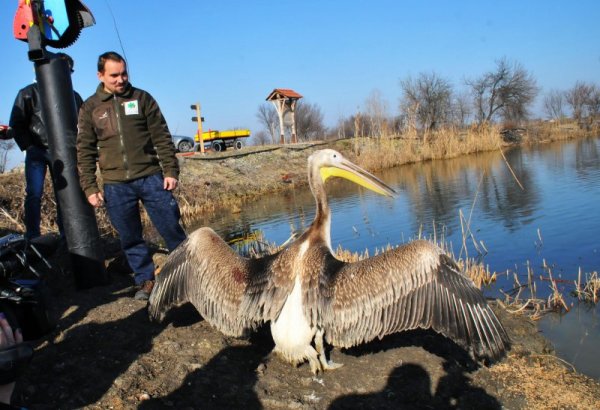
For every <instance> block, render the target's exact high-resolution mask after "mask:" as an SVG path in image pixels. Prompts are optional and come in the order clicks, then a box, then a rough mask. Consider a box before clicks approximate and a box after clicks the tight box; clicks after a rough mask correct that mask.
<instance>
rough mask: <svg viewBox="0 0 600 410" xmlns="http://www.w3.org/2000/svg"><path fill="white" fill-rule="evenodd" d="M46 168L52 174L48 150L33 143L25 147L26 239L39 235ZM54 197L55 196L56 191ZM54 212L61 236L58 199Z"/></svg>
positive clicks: (61, 228)
mask: <svg viewBox="0 0 600 410" xmlns="http://www.w3.org/2000/svg"><path fill="white" fill-rule="evenodd" d="M47 168H50V175H52V161H51V160H50V153H49V152H48V150H47V149H45V148H42V147H38V146H35V145H32V146H31V147H29V148H27V152H26V154H25V237H26V238H27V239H33V238H37V237H38V236H40V219H41V207H42V195H43V194H44V180H45V178H46V169H47ZM54 197H55V198H56V192H55V195H54ZM56 214H57V218H56V223H57V225H58V229H59V231H60V235H61V237H62V236H64V233H63V232H64V231H63V226H62V220H61V217H60V208H59V205H58V200H56Z"/></svg>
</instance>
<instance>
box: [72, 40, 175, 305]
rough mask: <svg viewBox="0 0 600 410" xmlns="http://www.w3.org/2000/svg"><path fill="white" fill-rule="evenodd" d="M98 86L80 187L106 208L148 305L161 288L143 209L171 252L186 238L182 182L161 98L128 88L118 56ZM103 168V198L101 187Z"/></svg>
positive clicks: (104, 60) (83, 139)
mask: <svg viewBox="0 0 600 410" xmlns="http://www.w3.org/2000/svg"><path fill="white" fill-rule="evenodd" d="M98 79H99V80H100V84H99V85H98V88H97V89H96V93H95V94H94V95H92V96H91V97H90V98H88V99H87V100H86V101H85V102H84V104H83V106H82V107H81V110H80V112H79V123H78V134H77V160H78V167H79V174H80V181H81V187H82V189H83V191H84V192H85V195H86V197H87V199H88V201H89V203H90V204H91V205H92V206H94V207H96V208H98V207H101V206H102V205H104V203H106V210H107V212H108V216H109V218H110V221H111V223H112V225H113V226H114V227H115V229H116V230H117V232H118V233H119V237H120V240H121V247H122V248H123V252H124V253H125V256H126V257H127V261H128V262H129V266H130V267H131V269H133V272H134V278H135V283H136V285H137V286H138V287H139V289H138V291H137V292H136V294H135V298H136V299H139V300H147V299H148V297H149V296H150V292H151V291H152V287H153V285H154V264H153V262H152V255H151V253H150V251H149V249H148V247H147V246H146V242H145V241H144V238H143V235H142V222H141V218H140V209H139V201H142V203H143V204H144V207H145V208H146V212H147V213H148V215H149V216H150V219H151V220H152V223H153V224H154V226H155V227H156V229H157V230H158V232H159V233H160V235H161V236H162V237H163V239H164V240H165V242H166V244H167V247H168V248H169V250H171V251H172V250H173V249H175V248H176V247H177V246H178V245H179V244H180V243H181V242H182V241H183V240H184V239H185V238H186V235H185V232H184V230H183V228H182V227H181V225H180V224H179V219H180V211H179V206H178V204H177V201H176V200H175V197H174V196H173V194H172V191H173V190H174V189H175V188H176V187H177V178H178V176H179V166H178V162H177V158H176V157H175V146H174V145H173V141H172V140H171V134H170V132H169V129H168V127H167V123H166V121H165V118H164V117H163V115H162V113H161V111H160V109H159V107H158V104H157V103H156V101H155V100H154V98H152V96H151V95H150V94H149V93H147V92H146V91H143V90H140V89H139V88H135V87H133V86H132V85H131V84H130V83H129V81H128V75H127V64H126V62H125V60H124V59H123V57H121V56H120V55H119V54H117V53H115V52H112V51H109V52H107V53H104V54H102V55H101V56H100V57H99V58H98ZM96 162H98V165H99V167H100V174H101V176H102V180H103V182H104V193H102V191H101V190H100V188H99V185H98V181H97V180H96Z"/></svg>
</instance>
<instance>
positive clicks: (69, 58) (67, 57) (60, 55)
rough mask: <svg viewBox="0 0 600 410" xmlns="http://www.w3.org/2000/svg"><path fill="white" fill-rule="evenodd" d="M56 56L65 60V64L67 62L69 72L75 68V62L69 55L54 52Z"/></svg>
mask: <svg viewBox="0 0 600 410" xmlns="http://www.w3.org/2000/svg"><path fill="white" fill-rule="evenodd" d="M56 57H58V58H60V59H63V60H65V61H66V62H67V64H69V68H70V69H71V72H73V71H74V70H73V69H74V68H75V62H74V61H73V59H72V58H71V56H70V55H68V54H66V53H56Z"/></svg>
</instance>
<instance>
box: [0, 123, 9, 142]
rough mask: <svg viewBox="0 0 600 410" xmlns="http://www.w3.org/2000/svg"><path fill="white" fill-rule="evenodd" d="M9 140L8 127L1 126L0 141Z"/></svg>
mask: <svg viewBox="0 0 600 410" xmlns="http://www.w3.org/2000/svg"><path fill="white" fill-rule="evenodd" d="M5 139H8V125H2V124H0V140H5Z"/></svg>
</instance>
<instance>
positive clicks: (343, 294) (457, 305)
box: [322, 241, 508, 358]
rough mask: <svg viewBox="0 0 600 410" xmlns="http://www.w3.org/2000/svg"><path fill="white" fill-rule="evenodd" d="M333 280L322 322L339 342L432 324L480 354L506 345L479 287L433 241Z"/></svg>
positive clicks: (357, 341) (343, 270) (367, 263)
mask: <svg viewBox="0 0 600 410" xmlns="http://www.w3.org/2000/svg"><path fill="white" fill-rule="evenodd" d="M331 281H332V283H331V286H332V287H333V288H334V291H333V294H334V296H333V297H332V298H330V299H327V298H325V299H324V300H323V303H322V311H323V326H324V328H325V333H326V337H327V340H328V341H329V342H330V343H332V344H334V345H336V346H341V347H351V346H355V345H357V344H360V343H363V342H367V341H370V340H372V339H374V338H376V337H378V338H382V337H383V336H385V335H387V334H391V333H395V332H399V331H402V330H408V329H415V328H424V329H427V328H432V329H434V330H435V331H437V332H439V333H442V334H443V335H445V336H447V337H449V338H451V339H453V340H454V341H455V342H457V343H458V344H460V345H462V346H463V347H465V348H467V349H473V350H474V351H475V353H476V354H477V355H478V356H489V357H492V358H496V357H498V356H499V355H501V353H502V352H503V351H504V350H505V349H506V348H507V347H508V336H507V335H506V332H505V331H504V329H503V328H502V325H501V324H500V322H499V321H498V319H497V318H496V316H495V314H494V313H493V311H492V310H491V309H490V308H489V306H488V305H487V303H486V301H485V299H484V297H483V295H482V293H481V291H479V289H477V288H476V287H475V286H474V285H473V283H472V282H471V281H470V280H469V279H467V278H466V277H465V276H463V275H462V274H461V273H460V271H459V270H458V267H457V266H456V264H455V263H454V262H453V261H452V260H451V259H450V258H449V257H448V256H446V255H445V254H443V252H442V251H441V250H440V249H439V248H438V247H436V246H435V245H433V244H431V243H429V242H425V241H417V242H413V243H411V244H408V245H405V246H403V247H400V248H397V249H395V250H393V251H390V252H387V253H385V254H382V255H379V256H377V257H374V258H371V259H368V260H366V261H362V262H358V263H354V264H348V265H345V266H344V267H343V268H341V269H340V270H339V272H337V273H336V274H335V275H332V276H331Z"/></svg>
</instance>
